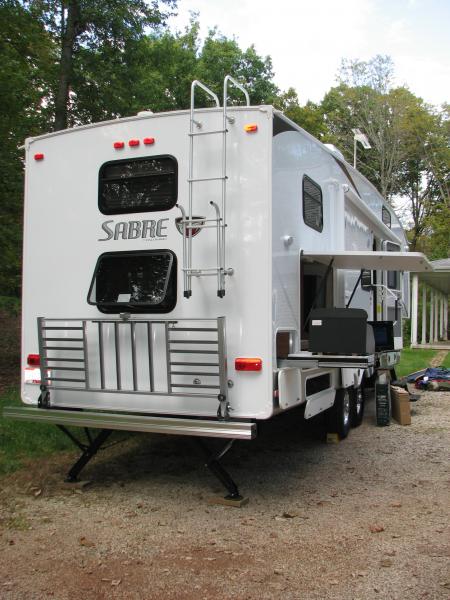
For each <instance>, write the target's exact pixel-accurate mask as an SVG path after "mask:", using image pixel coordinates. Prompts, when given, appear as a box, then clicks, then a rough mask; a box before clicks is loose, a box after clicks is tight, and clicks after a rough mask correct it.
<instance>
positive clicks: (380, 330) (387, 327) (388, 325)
mask: <svg viewBox="0 0 450 600" xmlns="http://www.w3.org/2000/svg"><path fill="white" fill-rule="evenodd" d="M369 325H370V326H371V327H372V329H373V333H374V336H375V350H376V351H377V352H385V351H386V350H394V323H393V322H392V321H369Z"/></svg>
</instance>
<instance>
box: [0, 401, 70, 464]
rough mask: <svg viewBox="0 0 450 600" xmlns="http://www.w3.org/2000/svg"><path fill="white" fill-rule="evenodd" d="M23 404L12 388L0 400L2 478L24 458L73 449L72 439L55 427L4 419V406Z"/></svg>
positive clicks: (0, 462) (0, 460)
mask: <svg viewBox="0 0 450 600" xmlns="http://www.w3.org/2000/svg"><path fill="white" fill-rule="evenodd" d="M20 404H21V401H20V397H19V393H18V391H17V390H14V389H12V390H10V391H9V392H6V393H5V394H3V395H2V396H1V397H0V475H5V474H6V473H11V472H12V471H15V470H16V469H18V468H20V467H21V466H22V463H23V460H24V459H29V458H37V457H39V456H44V455H46V454H51V453H52V452H55V451H58V450H69V449H70V450H71V449H73V444H72V443H71V442H70V440H69V439H68V438H66V436H65V435H64V434H63V433H62V432H60V431H59V430H58V429H57V428H56V427H55V426H54V425H45V424H43V423H32V422H26V421H13V420H12V419H4V418H3V417H2V412H3V407H4V406H12V405H17V406H19V405H20Z"/></svg>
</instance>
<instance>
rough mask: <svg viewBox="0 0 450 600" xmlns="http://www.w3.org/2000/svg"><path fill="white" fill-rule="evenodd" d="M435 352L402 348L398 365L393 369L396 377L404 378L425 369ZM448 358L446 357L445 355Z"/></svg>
mask: <svg viewBox="0 0 450 600" xmlns="http://www.w3.org/2000/svg"><path fill="white" fill-rule="evenodd" d="M436 354H437V350H423V349H418V348H414V349H411V348H404V349H403V350H402V356H401V359H400V364H398V365H397V366H396V367H395V372H396V374H397V377H404V376H405V375H409V374H410V373H414V372H415V371H420V370H421V369H426V368H427V367H428V366H429V364H430V360H431V359H432V358H433V356H436ZM447 358H448V355H447Z"/></svg>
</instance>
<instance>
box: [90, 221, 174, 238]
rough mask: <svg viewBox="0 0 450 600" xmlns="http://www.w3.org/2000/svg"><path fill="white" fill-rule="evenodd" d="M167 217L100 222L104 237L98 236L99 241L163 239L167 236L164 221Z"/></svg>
mask: <svg viewBox="0 0 450 600" xmlns="http://www.w3.org/2000/svg"><path fill="white" fill-rule="evenodd" d="M168 220H169V219H158V221H154V220H150V219H143V220H142V221H119V222H118V223H114V221H113V220H111V221H105V222H104V223H102V229H103V231H104V232H105V233H106V237H103V238H98V241H99V242H107V241H108V240H112V239H114V240H118V239H122V240H137V239H138V238H141V239H143V240H165V239H166V238H167V233H166V230H167V227H166V225H165V222H166V221H168Z"/></svg>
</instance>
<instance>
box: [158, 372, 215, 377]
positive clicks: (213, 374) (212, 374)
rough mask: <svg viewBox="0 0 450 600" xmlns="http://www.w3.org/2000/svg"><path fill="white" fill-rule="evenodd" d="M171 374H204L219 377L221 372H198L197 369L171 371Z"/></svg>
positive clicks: (204, 375)
mask: <svg viewBox="0 0 450 600" xmlns="http://www.w3.org/2000/svg"><path fill="white" fill-rule="evenodd" d="M170 374H171V375H194V376H199V375H200V376H202V377H219V375H220V373H219V372H217V373H204V372H196V371H170Z"/></svg>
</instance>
